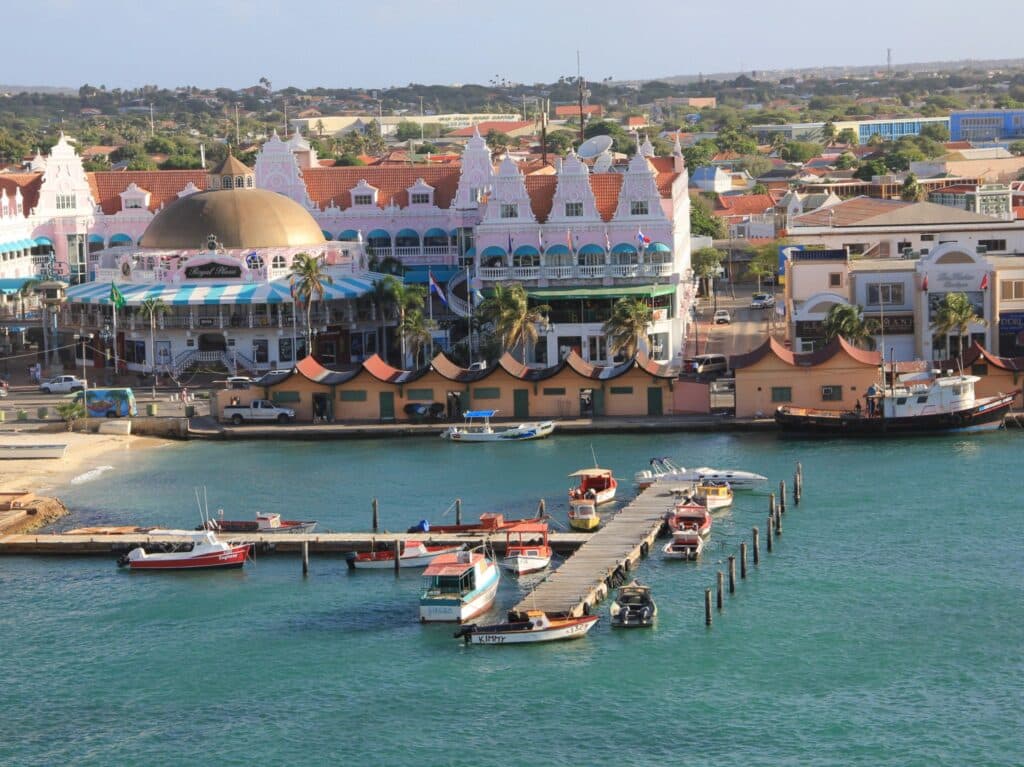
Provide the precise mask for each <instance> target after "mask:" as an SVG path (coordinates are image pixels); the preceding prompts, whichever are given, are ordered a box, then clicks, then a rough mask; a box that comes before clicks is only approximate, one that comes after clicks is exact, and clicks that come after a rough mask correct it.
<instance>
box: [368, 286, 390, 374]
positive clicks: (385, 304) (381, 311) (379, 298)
mask: <svg viewBox="0 0 1024 767" xmlns="http://www.w3.org/2000/svg"><path fill="white" fill-rule="evenodd" d="M392 279H394V278H392ZM392 295H393V294H392V292H391V288H390V286H389V285H388V278H384V279H383V280H377V281H376V282H375V283H373V292H372V293H370V294H369V299H370V303H371V304H373V307H374V310H375V311H376V313H377V321H378V322H379V323H380V325H379V327H378V328H377V353H378V354H379V355H380V356H381V358H382V359H383V360H385V361H386V360H387V358H388V353H387V348H388V347H387V341H388V328H387V324H386V323H387V318H388V310H389V309H390V308H391V306H392Z"/></svg>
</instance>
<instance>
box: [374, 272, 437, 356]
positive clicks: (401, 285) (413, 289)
mask: <svg viewBox="0 0 1024 767" xmlns="http://www.w3.org/2000/svg"><path fill="white" fill-rule="evenodd" d="M384 282H385V283H386V285H387V290H388V292H389V293H390V294H391V306H392V307H393V308H394V311H395V313H396V314H397V316H398V329H399V339H400V340H401V347H402V349H401V353H402V360H401V362H400V365H401V366H402V367H404V366H405V364H406V356H407V353H406V348H407V347H406V344H405V333H404V331H403V330H402V328H404V327H405V325H406V321H405V318H406V315H407V314H408V313H410V312H414V311H422V310H423V306H424V304H425V301H426V295H427V294H426V290H424V288H423V286H422V285H407V284H406V283H405V282H403V281H402V280H400V279H398V278H397V277H393V276H391V275H388V276H387V277H385V278H384Z"/></svg>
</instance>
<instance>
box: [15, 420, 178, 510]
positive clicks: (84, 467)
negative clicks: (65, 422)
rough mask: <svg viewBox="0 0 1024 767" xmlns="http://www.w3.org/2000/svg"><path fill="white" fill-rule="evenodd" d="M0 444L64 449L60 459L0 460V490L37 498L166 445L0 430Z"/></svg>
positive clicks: (141, 439)
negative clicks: (23, 492) (61, 445)
mask: <svg viewBox="0 0 1024 767" xmlns="http://www.w3.org/2000/svg"><path fill="white" fill-rule="evenodd" d="M0 442H4V443H7V444H10V443H13V442H17V443H24V444H44V443H45V444H52V443H60V442H64V443H66V444H67V446H68V450H67V453H66V454H65V456H64V458H62V459H59V460H58V459H45V458H44V459H35V460H5V461H0V491H12V490H29V491H32V492H35V493H37V494H39V495H44V496H46V495H57V496H58V497H59V495H60V491H59V490H60V487H61V486H63V485H66V484H67V483H68V482H70V481H71V479H73V478H74V477H77V476H80V475H81V474H84V473H86V472H88V471H91V470H93V469H96V468H99V467H100V466H114V467H116V466H118V465H119V464H121V463H123V462H124V461H126V460H128V459H129V458H130V456H131V455H132V454H133V453H134V452H138V451H139V450H147V449H152V448H154V447H159V446H163V445H167V444H169V442H170V441H169V440H163V439H158V438H155V437H137V436H132V435H128V436H122V435H115V434H81V433H78V432H65V431H59V432H43V431H18V430H6V429H5V430H3V431H0Z"/></svg>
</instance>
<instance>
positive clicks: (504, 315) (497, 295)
mask: <svg viewBox="0 0 1024 767" xmlns="http://www.w3.org/2000/svg"><path fill="white" fill-rule="evenodd" d="M550 312H551V307H550V306H548V305H547V304H538V305H536V306H530V301H529V297H528V296H527V294H526V289H525V288H524V287H523V286H522V285H520V284H519V283H518V282H513V283H511V284H509V285H495V286H494V293H493V294H492V295H491V296H490V297H489V298H487V299H485V300H484V302H483V303H482V304H481V305H480V317H481V319H483V320H484V321H485V322H490V323H492V324H493V325H494V334H495V335H496V336H498V338H500V339H501V345H502V348H503V349H504V350H505V351H507V352H511V351H512V350H513V349H515V348H516V347H517V346H520V345H522V349H523V364H524V365H525V364H526V352H527V350H528V348H529V347H530V346H533V345H534V344H536V343H537V339H538V338H539V337H540V329H543V330H545V331H546V330H547V328H548V318H547V315H548V314H549V313H550Z"/></svg>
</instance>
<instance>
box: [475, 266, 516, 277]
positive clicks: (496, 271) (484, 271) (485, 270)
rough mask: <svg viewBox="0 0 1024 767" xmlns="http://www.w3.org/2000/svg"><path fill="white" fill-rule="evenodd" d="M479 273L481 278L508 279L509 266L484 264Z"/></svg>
mask: <svg viewBox="0 0 1024 767" xmlns="http://www.w3.org/2000/svg"><path fill="white" fill-rule="evenodd" d="M479 274H480V279H481V280H507V279H508V277H509V269H508V267H507V266H482V267H480V269H479Z"/></svg>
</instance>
